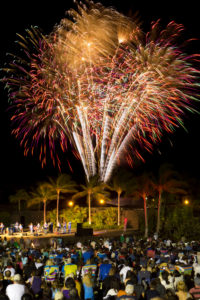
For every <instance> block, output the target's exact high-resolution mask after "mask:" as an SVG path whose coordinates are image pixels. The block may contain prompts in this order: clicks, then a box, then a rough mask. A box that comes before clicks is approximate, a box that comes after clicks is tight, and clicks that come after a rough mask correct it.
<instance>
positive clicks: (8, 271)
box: [5, 270, 11, 278]
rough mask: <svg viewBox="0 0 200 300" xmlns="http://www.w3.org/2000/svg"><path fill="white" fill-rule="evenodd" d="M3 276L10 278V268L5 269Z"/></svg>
mask: <svg viewBox="0 0 200 300" xmlns="http://www.w3.org/2000/svg"><path fill="white" fill-rule="evenodd" d="M5 276H6V277H7V278H10V277H11V272H10V270H7V271H5Z"/></svg>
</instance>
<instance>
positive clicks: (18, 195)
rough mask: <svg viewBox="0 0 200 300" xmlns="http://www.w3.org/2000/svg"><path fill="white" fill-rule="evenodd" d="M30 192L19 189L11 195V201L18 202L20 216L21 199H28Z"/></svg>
mask: <svg viewBox="0 0 200 300" xmlns="http://www.w3.org/2000/svg"><path fill="white" fill-rule="evenodd" d="M29 197H30V196H29V194H28V193H27V191H26V190H25V189H20V190H18V191H17V192H16V193H15V194H13V195H10V197H9V200H10V202H11V203H18V212H19V216H20V214H21V201H28V199H29Z"/></svg>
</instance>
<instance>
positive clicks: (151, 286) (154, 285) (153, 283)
mask: <svg viewBox="0 0 200 300" xmlns="http://www.w3.org/2000/svg"><path fill="white" fill-rule="evenodd" d="M157 284H158V283H157V281H156V280H155V279H153V280H151V282H150V289H153V290H155V289H156V286H157Z"/></svg>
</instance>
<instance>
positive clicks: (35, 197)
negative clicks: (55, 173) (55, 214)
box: [27, 182, 56, 224]
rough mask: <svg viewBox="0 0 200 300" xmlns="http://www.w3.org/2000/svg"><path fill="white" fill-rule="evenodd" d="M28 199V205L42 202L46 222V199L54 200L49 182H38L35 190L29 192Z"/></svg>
mask: <svg viewBox="0 0 200 300" xmlns="http://www.w3.org/2000/svg"><path fill="white" fill-rule="evenodd" d="M30 196H31V197H30V198H31V199H30V200H29V202H28V204H27V206H28V207H30V206H32V205H35V204H38V203H40V202H43V204H44V224H45V223H46V205H47V200H55V198H56V196H55V195H54V194H52V190H51V186H50V184H49V183H47V182H44V183H39V184H38V186H37V187H36V190H35V191H32V192H31V193H30Z"/></svg>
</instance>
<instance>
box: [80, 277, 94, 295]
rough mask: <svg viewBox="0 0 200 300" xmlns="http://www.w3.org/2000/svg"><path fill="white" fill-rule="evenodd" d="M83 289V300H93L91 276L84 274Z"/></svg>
mask: <svg viewBox="0 0 200 300" xmlns="http://www.w3.org/2000/svg"><path fill="white" fill-rule="evenodd" d="M82 283H83V289H84V299H85V300H86V299H91V300H94V289H93V281H92V275H91V274H90V273H88V274H85V275H84V276H83V279H82Z"/></svg>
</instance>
